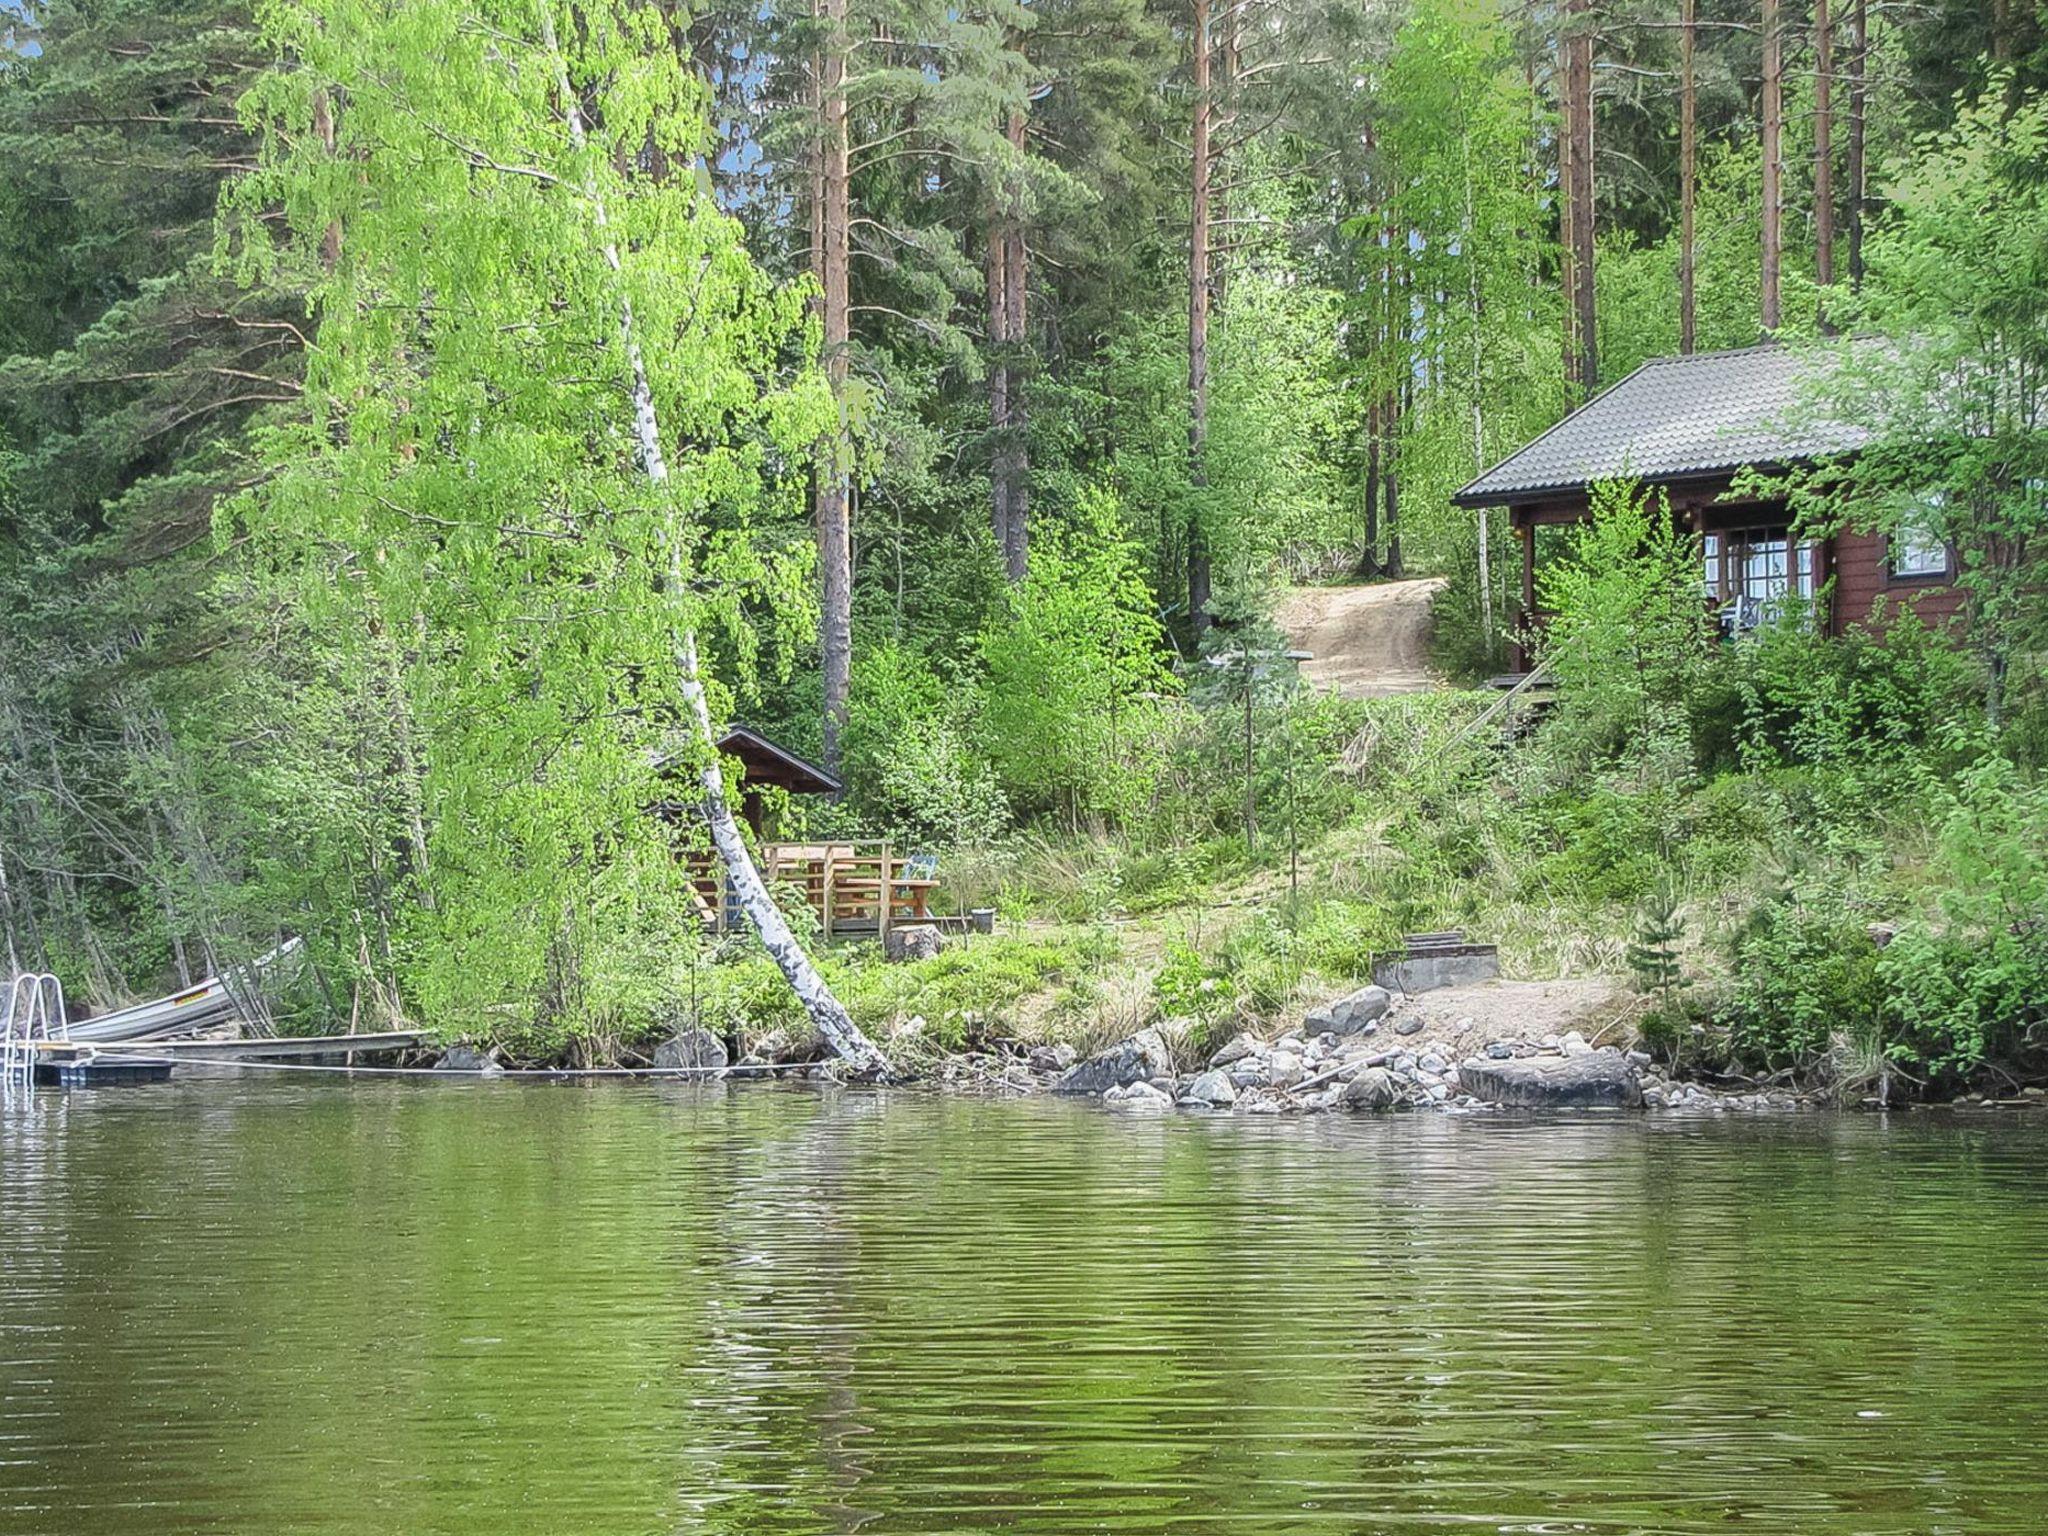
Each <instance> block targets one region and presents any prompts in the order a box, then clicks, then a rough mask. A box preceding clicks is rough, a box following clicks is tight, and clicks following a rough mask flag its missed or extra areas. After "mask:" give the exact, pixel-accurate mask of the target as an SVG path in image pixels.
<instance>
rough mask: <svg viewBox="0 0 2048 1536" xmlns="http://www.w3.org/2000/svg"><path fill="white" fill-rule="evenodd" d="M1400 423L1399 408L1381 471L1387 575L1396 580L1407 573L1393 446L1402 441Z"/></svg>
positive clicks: (1397, 475) (1399, 494) (1398, 484)
mask: <svg viewBox="0 0 2048 1536" xmlns="http://www.w3.org/2000/svg"><path fill="white" fill-rule="evenodd" d="M1400 424H1401V418H1400V414H1399V412H1398V409H1397V410H1396V413H1395V416H1394V438H1393V444H1390V445H1389V450H1388V453H1387V462H1386V467H1385V468H1384V469H1383V470H1382V471H1381V475H1382V478H1384V480H1385V481H1386V488H1387V575H1388V577H1389V578H1390V579H1392V580H1394V581H1399V580H1400V579H1401V578H1402V577H1403V576H1404V575H1406V574H1407V571H1406V568H1405V567H1404V566H1403V565H1402V563H1401V477H1400V475H1399V473H1398V465H1397V459H1398V454H1397V453H1396V452H1395V451H1394V446H1393V445H1395V444H1398V443H1399V442H1400Z"/></svg>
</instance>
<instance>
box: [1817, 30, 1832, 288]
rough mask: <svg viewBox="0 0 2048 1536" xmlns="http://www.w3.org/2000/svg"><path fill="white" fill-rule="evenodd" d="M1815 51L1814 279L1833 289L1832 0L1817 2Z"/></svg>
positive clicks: (1822, 285) (1824, 286) (1821, 284)
mask: <svg viewBox="0 0 2048 1536" xmlns="http://www.w3.org/2000/svg"><path fill="white" fill-rule="evenodd" d="M1813 49H1814V77H1813V276H1814V281H1816V282H1817V283H1819V284H1820V286H1821V287H1823V288H1829V287H1832V286H1833V285H1834V281H1835V117H1834V87H1835V79H1834V76H1835V28H1834V21H1833V18H1832V17H1831V16H1830V15H1829V14H1828V0H1813ZM1822 319H1823V321H1825V319H1826V317H1825V315H1823V317H1822Z"/></svg>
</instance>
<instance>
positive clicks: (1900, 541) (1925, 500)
mask: <svg viewBox="0 0 2048 1536" xmlns="http://www.w3.org/2000/svg"><path fill="white" fill-rule="evenodd" d="M1947 501H1948V498H1947V497H1946V496H1945V495H1943V493H1942V492H1940V491H1928V492H1925V493H1924V494H1922V495H1920V496H1918V497H1916V498H1915V499H1914V502H1913V505H1912V506H1911V507H1909V508H1908V509H1907V512H1906V515H1905V517H1904V518H1903V519H1901V520H1900V523H1899V527H1898V530H1897V531H1896V532H1895V533H1893V534H1892V536H1891V538H1890V539H1889V540H1888V541H1887V543H1888V546H1889V548H1888V551H1887V554H1886V560H1885V565H1886V569H1887V570H1889V571H1890V573H1891V575H1892V577H1893V579H1895V580H1906V581H1912V580H1925V579H1926V578H1928V577H1942V576H1946V575H1948V545H1947V544H1946V543H1945V542H1943V540H1942V537H1941V532H1940V528H1941V517H1942V511H1943V508H1944V507H1945V506H1946V504H1947Z"/></svg>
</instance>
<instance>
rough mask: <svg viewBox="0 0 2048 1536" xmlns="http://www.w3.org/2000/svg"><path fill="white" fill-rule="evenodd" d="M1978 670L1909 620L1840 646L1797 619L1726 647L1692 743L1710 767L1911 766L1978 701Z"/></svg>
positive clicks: (1853, 635)
mask: <svg viewBox="0 0 2048 1536" xmlns="http://www.w3.org/2000/svg"><path fill="white" fill-rule="evenodd" d="M1978 686H1979V672H1978V669H1977V668H1976V667H1975V666H1974V665H1973V664H1972V663H1971V661H1970V659H1969V658H1968V656H1967V655H1966V654H1965V653H1963V652H1962V651H1960V650H1958V649H1957V647H1956V646H1955V645H1953V644H1952V643H1950V642H1949V641H1948V640H1947V639H1945V638H1943V637H1942V636H1940V635H1938V634H1936V633H1935V632H1934V631H1933V630H1931V629H1930V628H1929V627H1928V626H1927V625H1925V624H1923V623H1921V622H1920V620H1919V619H1918V618H1917V617H1915V616H1914V615H1911V614H1906V615H1902V616H1900V617H1899V618H1898V619H1896V620H1895V621H1894V622H1892V623H1891V624H1890V625H1888V626H1887V627H1886V629H1885V630H1884V632H1883V634H1882V635H1881V636H1879V635H1877V634H1874V633H1872V632H1871V631H1870V630H1867V629H1864V628H1862V627H1860V626H1857V627H1852V628H1851V629H1850V630H1849V632H1848V633H1847V634H1846V635H1844V636H1842V637H1841V638H1839V639H1827V638H1824V637H1822V636H1819V635H1817V634H1815V633H1814V631H1813V629H1812V627H1811V625H1810V624H1809V623H1807V622H1806V621H1805V616H1804V615H1803V614H1800V613H1791V614H1788V615H1787V616H1786V617H1785V618H1784V619H1783V620H1781V621H1780V622H1778V623H1776V624H1771V625H1766V626H1764V627H1763V628H1762V629H1760V630H1758V631H1757V632H1756V633H1755V634H1754V635H1752V636H1750V637H1749V638H1747V639H1746V640H1745V641H1744V643H1742V644H1740V645H1738V646H1735V647H1732V648H1730V649H1729V650H1728V651H1727V652H1726V653H1725V654H1724V655H1722V656H1721V657H1719V658H1717V661H1716V664H1715V665H1714V666H1712V667H1711V668H1709V669H1707V671H1706V672H1705V673H1704V674H1703V676H1702V677H1701V678H1700V681H1699V684H1698V687H1697V689H1696V693H1695V699H1696V702H1695V705H1694V708H1693V721H1694V735H1695V739H1696V744H1697V748H1698V751H1699V753H1700V755H1701V758H1702V760H1703V761H1704V762H1705V763H1707V764H1708V765H1710V766H1717V767H1732V766H1735V765H1737V764H1738V763H1739V764H1740V765H1741V766H1743V767H1746V768H1750V769H1768V768H1772V767H1777V766H1782V765H1787V764H1792V763H1806V764H1842V763H1856V762H1902V761H1909V760H1912V759H1914V758H1915V757H1917V756H1918V755H1919V754H1921V753H1923V752H1925V751H1927V750H1928V749H1929V748H1931V747H1933V746H1935V745H1936V744H1937V742H1938V741H1939V740H1940V739H1941V737H1942V736H1943V735H1944V734H1945V732H1946V730H1947V728H1948V726H1949V725H1950V723H1951V722H1953V720H1954V719H1955V716H1956V705H1957V702H1958V700H1962V699H1967V698H1970V697H1972V696H1973V695H1974V694H1975V692H1976V690H1977V688H1978Z"/></svg>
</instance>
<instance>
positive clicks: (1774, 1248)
mask: <svg viewBox="0 0 2048 1536" xmlns="http://www.w3.org/2000/svg"><path fill="white" fill-rule="evenodd" d="M2044 1118H2048V1117H2044ZM2044 1169H2048V1125H2042V1124H2040V1123H2037V1122H2035V1121H2033V1120H2030V1119H2027V1118H2025V1117H2021V1118H2019V1119H2016V1120H2011V1121H1994V1120H1992V1119H1990V1118H1989V1117H1985V1118H1981V1119H1977V1120H1968V1119H1961V1118H1933V1117H1929V1118H1925V1119H1915V1120H1912V1121H1904V1122H1901V1121H1895V1122H1893V1123H1892V1124H1890V1125H1886V1124H1882V1123H1880V1122H1877V1121H1875V1120H1867V1119H1828V1118H1811V1119H1796V1120H1795V1119H1786V1120H1773V1121H1757V1122H1747V1123H1732V1122H1706V1121H1694V1122H1686V1121H1678V1120H1670V1119H1666V1120H1659V1121H1642V1120H1630V1121H1576V1122H1549V1123H1541V1122H1531V1121H1509V1120H1465V1121H1454V1120H1443V1119H1435V1118H1427V1119H1411V1120H1401V1121H1392V1122H1361V1121H1352V1120H1321V1121H1304V1122H1288V1123H1275V1122H1255V1121H1247V1120H1242V1119H1239V1120H1226V1121H1208V1122H1203V1121H1197V1120H1192V1119H1188V1118H1180V1119H1172V1120H1154V1121H1144V1122H1133V1121H1129V1120H1121V1119H1115V1118H1111V1117H1109V1116H1107V1115H1105V1114H1103V1113H1101V1112H1099V1111H1096V1110H1093V1109H1089V1108H1084V1107H1077V1106H1072V1105H1066V1104H1053V1103H1026V1104H999V1103H979V1102H961V1101H947V1100H940V1099H936V1098H930V1097H924V1096H919V1095H910V1094H895V1095H889V1096H878V1095H861V1094H824V1095H820V1094H813V1093H811V1092H807V1091H795V1090H785V1089H778V1088H773V1087H764V1086H758V1085H756V1086H749V1087H745V1088H736V1089H731V1090H727V1089H723V1088H718V1087H648V1086H619V1085H605V1086H600V1087H560V1086H556V1087H533V1086H524V1085H515V1084H497V1085H484V1084H479V1085H460V1086H447V1085H435V1086H431V1087H423V1086H420V1085H414V1084H389V1083H371V1084H363V1085H355V1086H349V1085H339V1084H333V1083H328V1082H320V1083H316V1084H311V1085H302V1084H300V1083H296V1082H294V1083H289V1084H280V1083H279V1082H277V1081H274V1080H266V1081H263V1082H261V1083H253V1084H249V1083H241V1082H219V1081H215V1082H200V1081H194V1082H191V1083H181V1084H174V1085H172V1086H170V1087H168V1088H156V1089H144V1090H134V1091H129V1092H119V1091H103V1092H98V1093H91V1094H78V1095H73V1096H70V1097H66V1096H65V1095H63V1094H60V1093H51V1092H45V1093H43V1094H41V1095H39V1096H38V1098H37V1099H36V1101H35V1103H34V1105H33V1106H32V1107H31V1108H30V1109H28V1110H27V1111H26V1112H20V1111H17V1112H15V1113H13V1114H12V1115H11V1116H10V1117H9V1118H8V1119H7V1120H6V1121H5V1122H4V1123H0V1221H4V1228H0V1532H4V1533H15V1532H66V1533H71V1532H76V1533H83V1536H100V1533H110V1532H150V1533H153V1536H155V1533H163V1532H183V1531H202V1530H203V1531H209V1532H220V1531H236V1532H240V1531H249V1532H259V1531H261V1532H271V1531H320V1532H327V1533H346V1536H354V1533H366V1536H367V1533H378V1536H383V1533H389V1532H405V1533H415V1532H464V1533H470V1532H562V1533H572V1532H573V1533H578V1536H608V1533H614V1532H634V1533H637V1532H690V1533H694V1532H718V1533H736V1536H737V1533H746V1536H760V1533H780V1532H813V1531H853V1530H865V1531H872V1532H877V1533H881V1532H939V1531H962V1532H966V1531H975V1532H979V1531H998V1530H1000V1531H1016V1532H1032V1533H1038V1532H1044V1533H1052V1532H1059V1533H1067V1532H1086V1531H1197V1530H1204V1531H1230V1532H1237V1531H1256V1530H1270V1531H1285V1532H1302V1533H1324V1532H1328V1533H1337V1532H1344V1533H1353V1532H1403V1533H1405V1532H1420V1531H1440V1530H1477V1531H1506V1532H1520V1531H1573V1530H1582V1531H1599V1532H1610V1531H1611V1532H1634V1531H1641V1532H1686V1533H1690V1532H1706V1531H1714V1532H1723V1531H1728V1530H1731V1529H1742V1530H1753V1531H1759V1532H1786V1533H1820V1536H1837V1533H1842V1536H1847V1533H1893V1532H1897V1533H1905V1532H1912V1533H1931V1532H1987V1531H2000V1532H2008V1531H2009V1532H2022V1531H2024V1532H2033V1531H2038V1530H2041V1529H2044V1528H2048V1459H2044V1454H2043V1451H2042V1449H2041V1447H2042V1444H2043V1441H2044V1438H2048V1328H2044V1324H2048V1285H2044V1283H2043V1279H2042V1260H2043V1256H2044V1255H2048V1201H2044V1198H2043V1197H2044V1195H2048V1174H2044Z"/></svg>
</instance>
